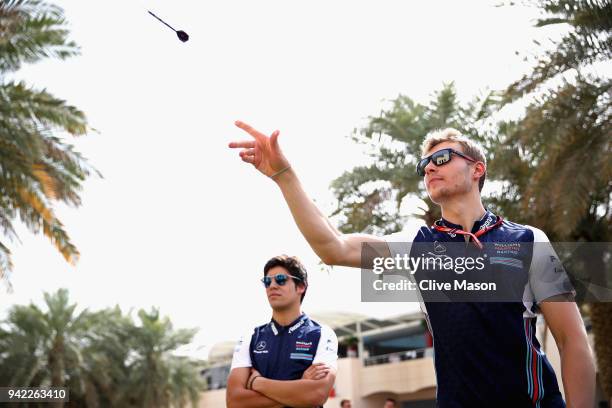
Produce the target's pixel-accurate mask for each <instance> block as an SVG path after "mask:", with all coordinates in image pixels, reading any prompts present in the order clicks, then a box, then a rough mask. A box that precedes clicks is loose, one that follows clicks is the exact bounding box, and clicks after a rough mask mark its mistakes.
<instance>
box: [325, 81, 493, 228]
mask: <svg viewBox="0 0 612 408" xmlns="http://www.w3.org/2000/svg"><path fill="white" fill-rule="evenodd" d="M495 102H496V95H495V94H493V93H488V94H485V95H482V96H478V97H476V98H474V99H473V101H471V102H470V103H467V104H465V106H462V105H461V104H460V103H459V101H458V100H457V95H456V92H455V88H454V85H453V84H452V83H450V84H445V85H444V86H443V87H442V89H441V90H440V91H438V92H436V93H435V94H434V97H433V99H432V100H431V101H430V103H429V104H428V105H422V104H419V103H417V102H415V101H413V100H412V99H411V98H409V97H407V96H403V95H400V96H398V97H397V98H396V99H395V100H393V101H392V102H391V105H390V107H389V108H388V109H386V110H383V111H382V112H381V113H380V115H378V116H371V117H369V118H368V124H367V126H365V127H364V128H362V129H357V130H355V131H354V133H353V140H355V141H356V142H357V143H360V144H362V145H363V146H365V147H367V148H368V150H369V155H370V157H371V159H372V161H373V164H370V165H367V166H359V167H356V168H354V169H352V170H350V171H348V172H345V173H344V174H343V175H342V176H340V177H338V178H337V179H335V180H334V181H333V182H332V185H331V188H332V191H333V193H334V195H335V196H336V198H337V200H338V208H337V209H336V210H335V211H334V213H333V214H332V215H334V216H340V230H341V231H343V232H368V233H373V232H377V233H386V234H388V233H392V232H396V231H399V230H400V229H401V228H402V226H403V225H404V222H405V220H404V219H403V218H402V217H401V216H400V214H399V208H400V204H401V202H402V200H403V199H404V197H406V196H407V195H415V196H417V197H419V198H422V199H423V200H424V201H425V203H426V206H424V207H423V208H421V210H422V212H423V214H418V216H419V217H420V218H422V219H423V220H425V222H426V223H427V224H431V223H433V222H434V221H435V220H436V219H438V218H439V216H440V211H439V208H438V207H437V206H435V205H433V203H432V202H431V201H430V200H429V198H428V197H427V195H426V194H425V191H424V188H423V185H422V183H421V180H422V178H421V177H419V176H417V174H416V172H415V168H416V163H417V160H418V158H420V157H421V151H420V147H421V143H422V142H423V139H424V138H425V135H426V134H427V133H428V132H430V131H432V130H435V129H441V128H445V127H454V128H456V129H458V130H460V131H462V132H464V133H466V134H469V135H470V136H471V137H473V138H474V139H476V140H478V141H480V142H481V143H484V144H487V143H488V138H487V137H485V136H486V134H485V132H484V131H483V130H482V129H481V128H479V127H478V126H477V123H479V121H481V120H482V119H484V118H486V117H487V116H488V115H489V114H490V109H491V107H492V106H493V105H494V103H495ZM415 215H416V214H415Z"/></svg>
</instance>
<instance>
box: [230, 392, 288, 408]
mask: <svg viewBox="0 0 612 408" xmlns="http://www.w3.org/2000/svg"><path fill="white" fill-rule="evenodd" d="M227 406H228V408H282V407H283V406H284V405H283V404H280V403H279V402H277V401H275V400H273V399H271V398H268V397H266V396H265V395H263V394H261V393H259V392H257V391H252V390H247V389H244V388H242V389H236V390H232V391H231V392H228V393H227Z"/></svg>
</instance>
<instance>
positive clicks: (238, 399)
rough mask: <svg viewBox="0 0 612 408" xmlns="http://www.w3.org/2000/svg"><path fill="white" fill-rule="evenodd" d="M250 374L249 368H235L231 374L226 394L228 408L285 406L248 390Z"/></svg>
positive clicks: (273, 407)
mask: <svg viewBox="0 0 612 408" xmlns="http://www.w3.org/2000/svg"><path fill="white" fill-rule="evenodd" d="M250 374H251V369H250V368H248V367H239V368H234V369H232V371H231V372H230V375H229V377H228V379H227V391H226V394H225V399H226V404H227V406H228V408H282V407H283V404H280V403H278V402H276V401H275V400H273V399H271V398H268V397H266V396H265V395H263V394H261V393H259V392H257V391H253V390H247V388H246V384H247V380H248V379H249V375H250Z"/></svg>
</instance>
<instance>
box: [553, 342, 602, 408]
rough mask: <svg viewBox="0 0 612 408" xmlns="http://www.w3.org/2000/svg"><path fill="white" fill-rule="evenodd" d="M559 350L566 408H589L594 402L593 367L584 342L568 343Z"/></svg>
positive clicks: (587, 347) (590, 354) (591, 357)
mask: <svg viewBox="0 0 612 408" xmlns="http://www.w3.org/2000/svg"><path fill="white" fill-rule="evenodd" d="M567 343H568V344H565V345H563V347H562V349H561V375H562V377H563V387H564V390H565V399H566V401H567V406H568V408H582V407H585V408H587V407H588V408H591V407H592V406H593V405H594V401H595V365H594V363H593V356H592V353H591V350H590V348H589V346H588V344H587V343H586V340H585V341H568V342H567Z"/></svg>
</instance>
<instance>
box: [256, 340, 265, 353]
mask: <svg viewBox="0 0 612 408" xmlns="http://www.w3.org/2000/svg"><path fill="white" fill-rule="evenodd" d="M266 346H267V344H266V342H265V341H263V340H262V341H260V342H259V343H257V346H255V350H253V353H257V354H267V353H268V350H266Z"/></svg>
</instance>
